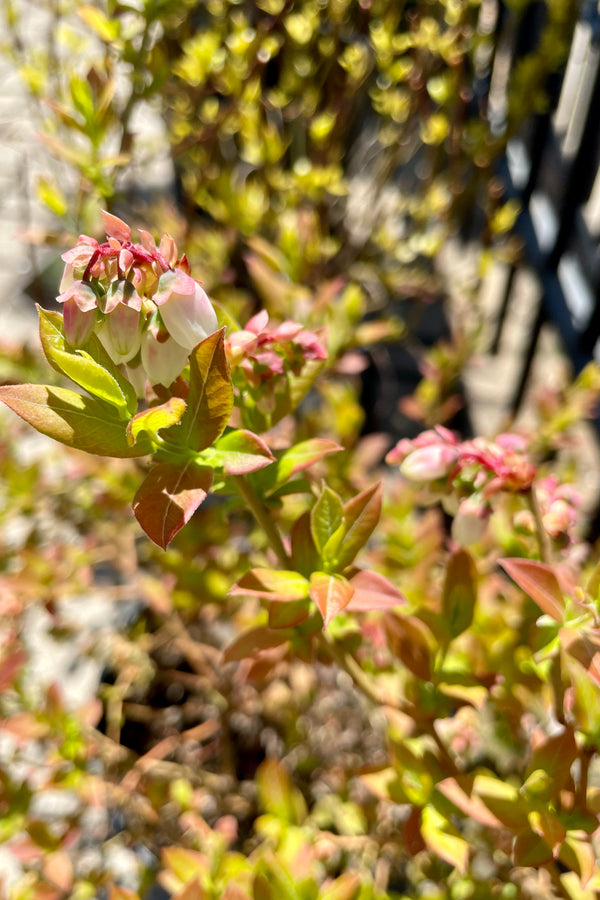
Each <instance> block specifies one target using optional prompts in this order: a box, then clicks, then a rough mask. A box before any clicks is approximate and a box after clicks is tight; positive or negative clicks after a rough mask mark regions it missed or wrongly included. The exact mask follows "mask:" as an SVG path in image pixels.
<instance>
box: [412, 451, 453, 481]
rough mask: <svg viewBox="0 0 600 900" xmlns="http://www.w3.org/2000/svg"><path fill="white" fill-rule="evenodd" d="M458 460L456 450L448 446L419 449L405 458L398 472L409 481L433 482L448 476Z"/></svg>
mask: <svg viewBox="0 0 600 900" xmlns="http://www.w3.org/2000/svg"><path fill="white" fill-rule="evenodd" d="M457 459H458V450H457V449H456V447H453V446H451V445H449V444H430V446H428V447H420V448H419V449H418V450H414V451H413V452H412V453H409V455H408V456H407V457H406V459H405V460H404V462H403V463H402V465H401V466H400V471H401V472H402V474H403V475H404V477H405V478H408V479H409V481H435V480H436V479H437V478H443V477H444V476H445V475H448V474H449V473H450V472H451V471H452V469H453V467H454V465H455V464H456V460H457Z"/></svg>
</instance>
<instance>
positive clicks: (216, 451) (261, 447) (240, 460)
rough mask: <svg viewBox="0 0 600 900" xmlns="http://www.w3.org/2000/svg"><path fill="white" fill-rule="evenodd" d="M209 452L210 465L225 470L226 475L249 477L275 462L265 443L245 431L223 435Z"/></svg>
mask: <svg viewBox="0 0 600 900" xmlns="http://www.w3.org/2000/svg"><path fill="white" fill-rule="evenodd" d="M207 452H208V457H207V462H208V464H209V465H211V466H213V467H215V468H220V469H223V471H224V472H225V474H226V475H247V474H248V473H249V472H257V471H258V470H259V469H264V467H265V466H269V465H271V463H272V462H274V461H275V457H274V456H273V454H272V453H271V451H270V450H269V448H268V447H267V445H266V444H265V442H264V441H263V440H261V438H259V437H258V435H256V434H253V433H252V432H251V431H245V430H243V429H242V430H239V431H230V432H228V434H225V435H223V436H222V437H220V438H219V439H218V441H217V442H216V444H215V445H214V446H213V447H212V448H211V450H210V451H207Z"/></svg>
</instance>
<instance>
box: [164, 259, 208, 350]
mask: <svg viewBox="0 0 600 900" xmlns="http://www.w3.org/2000/svg"><path fill="white" fill-rule="evenodd" d="M153 300H154V302H155V303H156V305H157V306H158V308H159V310H160V315H161V318H162V320H163V322H164V324H165V328H166V329H167V331H168V332H169V334H170V335H171V337H173V338H175V340H176V341H177V343H178V344H181V346H182V347H185V348H186V350H187V351H188V352H190V351H192V350H193V349H194V347H195V346H196V345H197V344H199V343H200V341H203V340H204V338H206V337H208V335H209V334H213V333H214V332H215V331H216V330H217V328H218V327H219V326H218V322H217V316H216V314H215V311H214V309H213V307H212V304H211V302H210V300H209V299H208V297H207V295H206V293H205V291H204V290H203V289H202V287H201V286H200V285H199V284H198V282H197V281H195V280H194V279H193V278H192V277H191V276H190V275H186V273H185V272H182V271H180V270H178V269H174V270H173V269H170V270H169V271H168V272H165V273H164V275H161V277H160V280H159V282H158V291H157V293H156V294H155V295H154V297H153Z"/></svg>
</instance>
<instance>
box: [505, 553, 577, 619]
mask: <svg viewBox="0 0 600 900" xmlns="http://www.w3.org/2000/svg"><path fill="white" fill-rule="evenodd" d="M498 562H499V563H500V565H501V566H502V568H503V569H504V571H505V572H506V573H507V575H510V577H511V578H512V580H513V581H516V583H517V584H518V585H519V587H520V588H521V590H522V591H524V592H525V593H526V594H527V595H528V596H529V597H531V599H532V600H535V602H536V603H537V605H538V606H539V607H540V609H541V610H542V612H545V613H546V614H547V615H549V616H551V617H552V618H553V619H556V621H557V622H561V623H562V622H563V620H564V612H565V600H564V597H563V593H562V591H561V589H560V585H559V583H558V580H557V578H556V575H555V574H554V572H553V571H552V569H551V568H550V566H547V565H545V563H540V562H536V561H535V560H531V559H500V560H498Z"/></svg>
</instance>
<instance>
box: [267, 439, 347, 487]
mask: <svg viewBox="0 0 600 900" xmlns="http://www.w3.org/2000/svg"><path fill="white" fill-rule="evenodd" d="M343 449H344V448H343V447H340V445H339V444H336V443H335V441H329V440H326V439H325V438H313V439H311V440H309V441H301V442H300V443H299V444H296V445H295V446H294V447H290V449H289V450H285V451H284V453H282V455H281V456H280V457H279V459H278V460H277V477H276V481H275V484H276V485H280V484H283V483H284V482H286V481H287V480H288V479H289V478H291V476H292V475H294V474H295V473H296V472H300V471H302V470H303V469H307V468H308V467H309V466H312V465H314V463H316V462H318V461H319V460H320V459H323V457H324V456H327V454H328V453H339V451H340V450H343Z"/></svg>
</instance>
